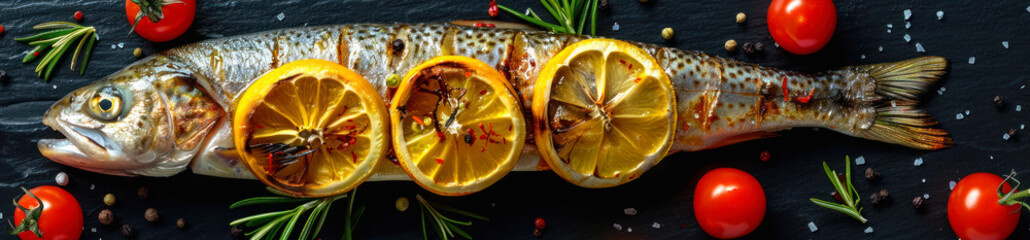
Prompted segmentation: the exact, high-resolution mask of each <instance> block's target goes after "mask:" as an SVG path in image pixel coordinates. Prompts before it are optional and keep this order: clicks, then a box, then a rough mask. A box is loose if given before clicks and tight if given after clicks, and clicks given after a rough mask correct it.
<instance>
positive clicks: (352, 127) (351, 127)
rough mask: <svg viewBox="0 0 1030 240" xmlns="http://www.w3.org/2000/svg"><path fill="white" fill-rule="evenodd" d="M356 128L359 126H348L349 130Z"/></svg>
mask: <svg viewBox="0 0 1030 240" xmlns="http://www.w3.org/2000/svg"><path fill="white" fill-rule="evenodd" d="M355 128H358V125H350V126H347V130H354V129H355Z"/></svg>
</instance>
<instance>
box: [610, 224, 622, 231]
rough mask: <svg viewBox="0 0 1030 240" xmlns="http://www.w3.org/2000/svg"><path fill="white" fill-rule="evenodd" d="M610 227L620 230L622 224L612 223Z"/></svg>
mask: <svg viewBox="0 0 1030 240" xmlns="http://www.w3.org/2000/svg"><path fill="white" fill-rule="evenodd" d="M612 227H613V228H615V230H619V231H622V225H619V224H618V223H616V224H612Z"/></svg>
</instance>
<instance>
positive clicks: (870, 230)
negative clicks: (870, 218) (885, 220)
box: [862, 227, 873, 234]
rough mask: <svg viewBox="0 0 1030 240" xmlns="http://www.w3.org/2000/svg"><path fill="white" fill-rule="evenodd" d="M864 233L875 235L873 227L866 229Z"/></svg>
mask: <svg viewBox="0 0 1030 240" xmlns="http://www.w3.org/2000/svg"><path fill="white" fill-rule="evenodd" d="M862 232H865V233H867V234H869V233H873V227H867V228H865V231H862Z"/></svg>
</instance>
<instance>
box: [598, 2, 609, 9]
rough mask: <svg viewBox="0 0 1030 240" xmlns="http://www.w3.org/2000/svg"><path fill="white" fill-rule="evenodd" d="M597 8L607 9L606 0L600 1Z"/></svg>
mask: <svg viewBox="0 0 1030 240" xmlns="http://www.w3.org/2000/svg"><path fill="white" fill-rule="evenodd" d="M598 6H599V7H601V9H608V0H601V2H600V4H598Z"/></svg>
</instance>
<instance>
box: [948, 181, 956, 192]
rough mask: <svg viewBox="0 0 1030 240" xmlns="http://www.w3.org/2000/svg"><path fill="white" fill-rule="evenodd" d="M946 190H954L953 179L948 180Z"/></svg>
mask: <svg viewBox="0 0 1030 240" xmlns="http://www.w3.org/2000/svg"><path fill="white" fill-rule="evenodd" d="M948 190H955V181H949V182H948Z"/></svg>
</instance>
